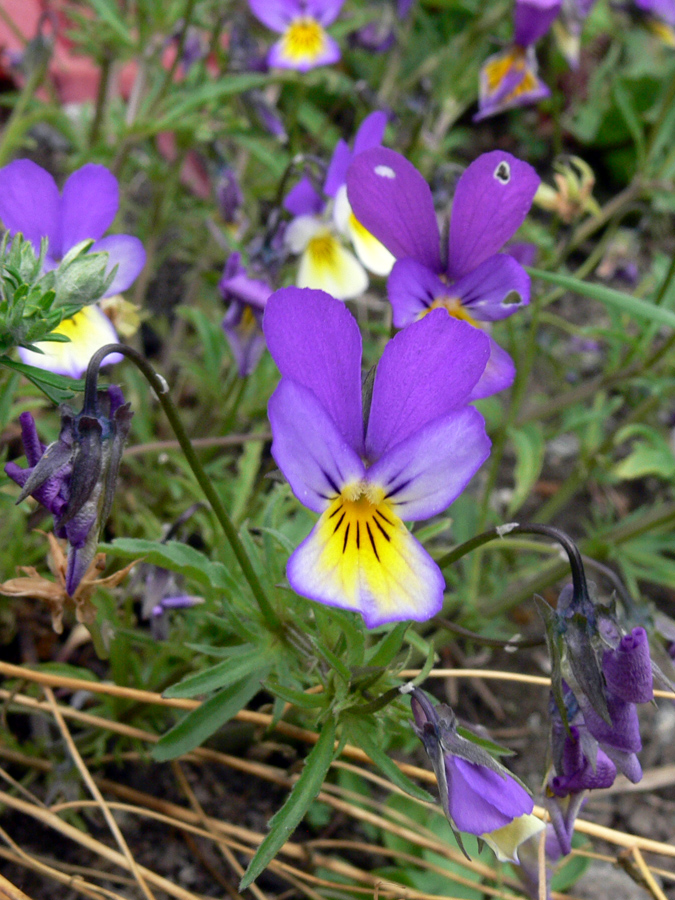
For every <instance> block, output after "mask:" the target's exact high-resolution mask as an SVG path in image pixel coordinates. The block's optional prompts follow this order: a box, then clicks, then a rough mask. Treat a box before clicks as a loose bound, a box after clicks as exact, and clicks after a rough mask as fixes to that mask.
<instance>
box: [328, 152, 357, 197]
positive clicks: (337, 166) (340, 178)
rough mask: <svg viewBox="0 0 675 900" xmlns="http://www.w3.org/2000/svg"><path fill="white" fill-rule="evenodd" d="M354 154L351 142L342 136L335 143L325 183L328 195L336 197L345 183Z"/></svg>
mask: <svg viewBox="0 0 675 900" xmlns="http://www.w3.org/2000/svg"><path fill="white" fill-rule="evenodd" d="M352 156H353V154H352V151H351V150H350V149H349V144H348V143H347V141H344V140H342V138H340V140H339V141H338V142H337V144H336V145H335V150H333V155H332V156H331V159H330V163H329V164H328V171H327V172H326V180H325V182H324V185H323V192H324V194H325V195H326V196H327V197H334V196H335V195H336V194H337V192H338V191H339V190H340V188H341V187H342V185H343V184H344V183H345V180H346V178H347V169H348V168H349V164H350V163H351V161H352Z"/></svg>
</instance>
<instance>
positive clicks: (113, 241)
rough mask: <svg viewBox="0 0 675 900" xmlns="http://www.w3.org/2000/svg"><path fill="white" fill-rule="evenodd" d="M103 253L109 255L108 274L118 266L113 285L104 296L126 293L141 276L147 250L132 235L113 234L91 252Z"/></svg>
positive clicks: (103, 239) (97, 242)
mask: <svg viewBox="0 0 675 900" xmlns="http://www.w3.org/2000/svg"><path fill="white" fill-rule="evenodd" d="M97 251H101V252H104V253H107V254H108V269H107V271H108V272H111V271H112V269H113V268H114V267H115V266H117V267H118V268H117V272H116V273H115V277H114V278H113V280H112V284H111V285H110V287H109V288H108V290H107V291H106V292H105V294H104V295H103V296H104V297H113V296H114V295H115V294H119V293H120V291H126V289H127V288H128V287H130V286H131V285H132V284H133V283H134V281H135V280H136V278H137V277H138V276H139V275H140V273H141V269H142V268H143V266H144V265H145V250H144V248H143V244H142V243H141V242H140V241H139V239H138V238H137V237H133V236H132V235H130V234H111V235H109V236H108V237H104V238H101V240H100V241H96V243H95V244H94V245H93V246H92V248H91V252H92V253H96V252H97Z"/></svg>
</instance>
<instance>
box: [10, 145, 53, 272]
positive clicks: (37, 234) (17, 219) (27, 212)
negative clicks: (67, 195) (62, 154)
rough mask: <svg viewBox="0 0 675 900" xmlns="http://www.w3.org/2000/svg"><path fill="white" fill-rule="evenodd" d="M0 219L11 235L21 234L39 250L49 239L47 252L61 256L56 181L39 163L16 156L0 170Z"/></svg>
mask: <svg viewBox="0 0 675 900" xmlns="http://www.w3.org/2000/svg"><path fill="white" fill-rule="evenodd" d="M0 219H2V221H3V223H4V226H5V228H6V229H7V230H8V231H9V232H11V233H12V234H16V232H18V231H20V232H21V234H23V236H24V237H25V238H26V240H27V241H30V242H31V244H33V245H34V246H35V249H36V250H39V249H40V240H41V238H43V237H46V238H47V239H48V241H49V255H50V256H52V257H54V258H55V259H58V258H59V257H60V256H61V196H60V194H59V189H58V188H57V186H56V182H55V181H54V179H53V178H52V176H51V175H50V174H49V172H47V171H45V169H43V168H42V167H41V166H38V165H36V163H34V162H31V160H29V159H17V160H15V161H14V162H11V163H10V164H9V165H8V166H4V167H3V168H2V169H0Z"/></svg>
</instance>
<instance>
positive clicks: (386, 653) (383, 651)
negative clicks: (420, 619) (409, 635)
mask: <svg viewBox="0 0 675 900" xmlns="http://www.w3.org/2000/svg"><path fill="white" fill-rule="evenodd" d="M409 627H410V622H399V623H398V624H397V625H395V626H394V627H393V628H392V629H391V631H390V632H389V634H387V635H386V636H385V637H384V638H383V639H382V640H381V641H380V642H379V643H378V644H375V646H374V647H372V648H371V651H370V655H369V656H367V657H366V662H367V663H368V665H369V666H384V667H386V666H388V665H389V664H390V663H391V661H392V660H393V658H394V657H395V656H396V654H397V653H398V652H399V650H400V649H401V645H402V644H403V641H404V639H405V636H406V632H407V631H408V628H409Z"/></svg>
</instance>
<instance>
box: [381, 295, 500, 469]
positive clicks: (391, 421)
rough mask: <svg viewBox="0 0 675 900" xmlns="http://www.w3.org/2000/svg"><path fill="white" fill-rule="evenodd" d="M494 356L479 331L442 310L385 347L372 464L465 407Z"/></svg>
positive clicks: (416, 323)
mask: <svg viewBox="0 0 675 900" xmlns="http://www.w3.org/2000/svg"><path fill="white" fill-rule="evenodd" d="M489 353H490V346H489V342H488V340H487V338H486V336H485V335H484V334H483V333H482V332H481V331H480V330H479V329H477V328H474V327H473V326H471V325H469V324H467V323H466V322H460V321H459V320H458V319H453V318H451V317H450V316H449V315H448V314H447V312H446V311H445V310H442V309H439V310H432V311H431V312H430V313H429V315H427V316H425V317H424V318H423V319H421V320H420V321H419V322H413V324H412V325H409V326H408V327H407V328H406V329H404V330H403V331H401V332H399V333H398V334H397V335H396V337H395V338H394V339H393V340H391V341H389V343H388V344H387V346H386V347H385V350H384V353H383V354H382V359H381V360H380V363H379V365H378V367H377V373H376V375H375V383H374V385H373V398H372V403H371V407H370V417H369V420H368V431H367V436H366V453H367V456H368V457H369V458H370V460H371V461H375V460H377V459H380V458H381V457H382V456H383V455H384V454H385V453H386V452H387V450H389V449H391V448H392V447H394V446H395V445H396V444H398V443H399V441H402V440H404V439H405V438H407V437H409V436H410V435H412V434H414V433H415V432H416V431H418V430H419V429H420V428H422V427H423V426H424V425H426V424H427V423H428V422H431V421H433V419H436V418H438V417H439V416H443V415H446V414H447V413H449V412H451V411H452V410H455V409H459V408H460V407H461V406H464V405H465V404H466V403H467V402H468V397H469V395H470V393H471V391H472V390H473V388H474V387H475V385H476V383H477V381H478V379H479V378H480V376H481V374H482V372H483V369H484V368H485V365H486V363H487V360H488V356H489Z"/></svg>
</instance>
